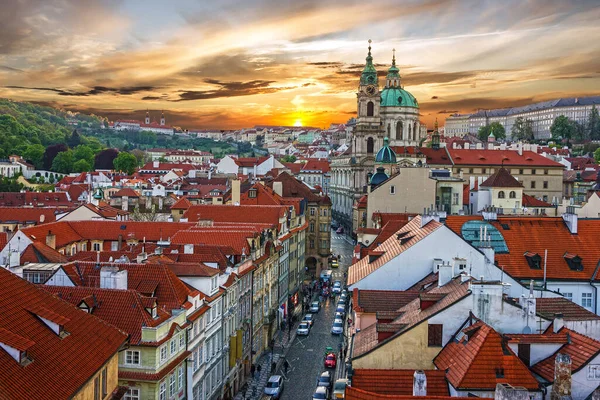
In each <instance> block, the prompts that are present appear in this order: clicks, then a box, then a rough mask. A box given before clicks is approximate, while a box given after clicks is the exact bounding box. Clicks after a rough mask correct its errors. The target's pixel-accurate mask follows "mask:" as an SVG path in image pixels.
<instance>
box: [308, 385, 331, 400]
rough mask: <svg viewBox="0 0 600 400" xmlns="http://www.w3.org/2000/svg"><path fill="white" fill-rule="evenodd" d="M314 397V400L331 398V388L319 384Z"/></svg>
mask: <svg viewBox="0 0 600 400" xmlns="http://www.w3.org/2000/svg"><path fill="white" fill-rule="evenodd" d="M312 398H313V400H327V399H328V398H329V390H327V388H326V387H323V386H319V387H318V388H317V390H315V394H313V397H312Z"/></svg>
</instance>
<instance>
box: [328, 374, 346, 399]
mask: <svg viewBox="0 0 600 400" xmlns="http://www.w3.org/2000/svg"><path fill="white" fill-rule="evenodd" d="M346 386H348V379H338V380H337V381H335V383H334V384H333V395H332V396H331V398H332V399H345V398H346Z"/></svg>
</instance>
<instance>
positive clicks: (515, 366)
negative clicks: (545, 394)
mask: <svg viewBox="0 0 600 400" xmlns="http://www.w3.org/2000/svg"><path fill="white" fill-rule="evenodd" d="M433 362H434V364H435V366H436V367H437V368H438V369H440V370H445V371H446V370H447V374H446V377H447V378H448V381H449V382H450V383H451V384H452V386H454V387H455V388H456V389H459V390H460V389H481V390H494V389H495V388H496V384H498V383H509V384H511V385H512V386H523V387H525V388H526V389H530V390H536V389H539V383H538V381H537V380H536V379H535V377H534V376H533V375H532V374H531V372H530V371H529V369H528V368H527V366H525V364H523V362H522V361H521V360H520V359H519V357H517V356H516V354H514V353H513V352H512V350H510V348H509V347H508V346H503V344H502V337H501V336H500V334H499V333H498V332H496V331H495V330H494V329H492V328H491V327H490V326H489V325H486V324H484V323H483V322H481V321H480V322H477V323H475V324H474V325H472V326H471V327H469V328H467V329H464V330H463V335H462V337H461V338H460V339H459V340H458V341H451V342H449V343H448V344H447V345H446V346H445V347H444V348H443V349H442V351H441V352H440V353H439V354H438V355H437V356H436V358H435V359H434V360H433Z"/></svg>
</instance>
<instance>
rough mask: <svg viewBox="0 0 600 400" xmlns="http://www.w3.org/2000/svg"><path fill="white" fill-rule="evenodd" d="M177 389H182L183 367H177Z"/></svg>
mask: <svg viewBox="0 0 600 400" xmlns="http://www.w3.org/2000/svg"><path fill="white" fill-rule="evenodd" d="M178 381H179V382H178V383H179V389H183V367H179V378H178Z"/></svg>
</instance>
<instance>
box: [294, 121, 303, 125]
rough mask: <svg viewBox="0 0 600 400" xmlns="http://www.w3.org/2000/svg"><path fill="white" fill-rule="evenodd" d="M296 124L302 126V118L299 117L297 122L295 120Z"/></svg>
mask: <svg viewBox="0 0 600 400" xmlns="http://www.w3.org/2000/svg"><path fill="white" fill-rule="evenodd" d="M294 126H302V120H300V119H297V120H296V122H294Z"/></svg>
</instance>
